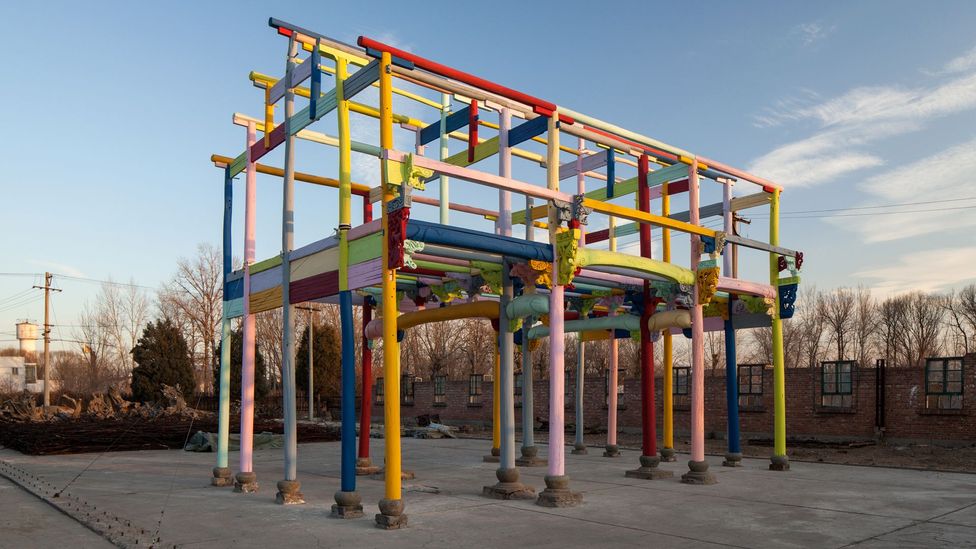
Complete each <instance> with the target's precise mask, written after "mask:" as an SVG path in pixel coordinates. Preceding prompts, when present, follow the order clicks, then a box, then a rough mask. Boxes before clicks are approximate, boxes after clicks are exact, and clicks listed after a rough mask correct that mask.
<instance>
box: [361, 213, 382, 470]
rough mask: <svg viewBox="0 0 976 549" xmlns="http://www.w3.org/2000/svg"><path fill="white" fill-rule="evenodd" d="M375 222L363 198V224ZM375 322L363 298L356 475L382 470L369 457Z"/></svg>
mask: <svg viewBox="0 0 976 549" xmlns="http://www.w3.org/2000/svg"><path fill="white" fill-rule="evenodd" d="M372 220H373V205H372V204H371V203H370V201H369V197H363V223H369V222H370V221H372ZM371 320H373V304H372V297H369V296H366V297H364V298H363V326H362V338H363V340H362V353H363V357H362V359H363V366H362V372H363V374H362V375H363V382H362V399H361V402H362V404H361V408H360V410H359V454H358V455H357V458H356V474H357V475H372V474H374V473H378V472H379V470H380V468H379V467H377V466H375V465H373V462H372V460H371V459H370V457H369V439H370V424H371V422H372V415H373V410H372V408H373V347H372V340H371V339H369V338H368V337H366V326H368V325H369V323H370V321H371Z"/></svg>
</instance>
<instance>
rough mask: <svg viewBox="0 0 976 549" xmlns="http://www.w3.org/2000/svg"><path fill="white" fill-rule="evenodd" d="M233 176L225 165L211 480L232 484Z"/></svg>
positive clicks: (214, 484)
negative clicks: (229, 303)
mask: <svg viewBox="0 0 976 549" xmlns="http://www.w3.org/2000/svg"><path fill="white" fill-rule="evenodd" d="M233 208H234V180H233V179H231V177H230V169H229V168H224V234H223V252H224V254H223V255H224V279H223V286H224V292H223V294H224V301H223V303H222V304H221V305H222V306H223V308H222V310H223V312H222V315H221V319H220V374H219V377H218V382H217V394H218V397H219V402H218V403H217V464H216V466H215V467H214V468H213V471H212V475H213V476H212V477H211V478H210V484H211V485H213V486H230V485H232V484H233V483H234V480H233V478H231V476H232V474H233V473H231V470H230V467H228V466H227V454H228V452H227V446H228V440H229V438H230V346H231V334H230V317H228V316H227V276H228V275H229V274H230V271H231V268H232V259H231V258H232V257H233V256H232V249H231V247H232V246H233V240H234V239H233V238H232V236H231V231H232V229H233V219H234V217H233Z"/></svg>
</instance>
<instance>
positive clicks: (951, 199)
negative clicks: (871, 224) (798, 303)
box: [752, 196, 976, 217]
mask: <svg viewBox="0 0 976 549" xmlns="http://www.w3.org/2000/svg"><path fill="white" fill-rule="evenodd" d="M967 200H976V196H974V197H967V198H948V199H944V200H926V201H924V202H903V203H901V204H883V205H879V206H857V207H850V208H828V209H824V210H796V211H791V212H780V215H790V214H807V213H823V212H844V211H853V210H877V209H881V208H901V207H905V206H923V205H926V204H943V203H945V202H964V201H967ZM965 207H970V206H965ZM768 215H769V214H768V213H755V214H752V217H762V216H768Z"/></svg>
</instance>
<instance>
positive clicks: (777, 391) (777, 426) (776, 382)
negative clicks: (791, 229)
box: [769, 189, 790, 471]
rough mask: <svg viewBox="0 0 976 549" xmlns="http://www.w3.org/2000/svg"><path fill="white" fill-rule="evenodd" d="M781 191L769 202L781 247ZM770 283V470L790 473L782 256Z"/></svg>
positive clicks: (775, 259)
mask: <svg viewBox="0 0 976 549" xmlns="http://www.w3.org/2000/svg"><path fill="white" fill-rule="evenodd" d="M779 193H780V191H779V189H773V192H772V196H771V197H770V201H769V244H770V245H772V246H779ZM769 283H770V284H771V285H772V286H773V289H775V290H777V292H776V303H775V305H773V317H772V325H773V455H772V457H771V458H770V464H769V468H770V469H771V470H773V471H789V469H790V460H789V458H788V457H787V456H786V369H785V367H784V364H783V323H782V320H781V319H780V316H779V307H780V305H779V291H778V288H779V256H778V255H777V254H775V253H772V252H770V254H769Z"/></svg>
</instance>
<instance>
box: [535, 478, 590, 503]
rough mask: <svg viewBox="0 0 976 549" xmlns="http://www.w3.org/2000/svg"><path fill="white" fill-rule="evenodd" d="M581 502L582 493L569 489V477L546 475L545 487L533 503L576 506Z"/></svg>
mask: <svg viewBox="0 0 976 549" xmlns="http://www.w3.org/2000/svg"><path fill="white" fill-rule="evenodd" d="M581 503H583V494H581V493H579V492H573V491H571V490H570V489H569V477H568V476H567V475H562V476H557V477H553V476H549V475H546V489H545V490H543V491H542V492H541V493H540V494H539V498H538V499H536V500H535V504H536V505H539V506H542V507H576V506H577V505H580V504H581Z"/></svg>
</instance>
